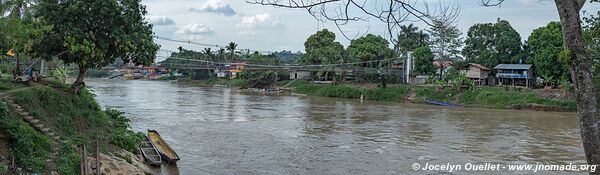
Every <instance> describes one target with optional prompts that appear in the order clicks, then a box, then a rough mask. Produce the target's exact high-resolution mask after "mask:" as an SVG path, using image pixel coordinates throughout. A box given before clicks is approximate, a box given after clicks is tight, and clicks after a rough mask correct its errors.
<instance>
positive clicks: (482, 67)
mask: <svg viewBox="0 0 600 175" xmlns="http://www.w3.org/2000/svg"><path fill="white" fill-rule="evenodd" d="M470 66H473V67H476V68H479V69H483V70H490V69H488V68H487V67H485V66H482V65H481V64H475V63H469V64H467V65H465V66H463V68H469V67H470Z"/></svg>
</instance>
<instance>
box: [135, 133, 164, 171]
mask: <svg viewBox="0 0 600 175" xmlns="http://www.w3.org/2000/svg"><path fill="white" fill-rule="evenodd" d="M145 137H146V140H144V141H142V147H140V152H142V155H143V156H144V159H145V160H146V162H148V164H150V165H160V163H161V162H162V160H161V158H160V153H159V152H158V150H156V148H155V147H154V145H153V144H152V142H151V141H150V139H149V138H148V136H145Z"/></svg>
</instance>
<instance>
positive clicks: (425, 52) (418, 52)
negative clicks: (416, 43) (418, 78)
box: [412, 46, 435, 75]
mask: <svg viewBox="0 0 600 175" xmlns="http://www.w3.org/2000/svg"><path fill="white" fill-rule="evenodd" d="M412 56H413V58H414V63H415V65H414V66H415V69H414V72H415V73H416V74H417V75H432V74H433V73H435V66H433V58H434V56H433V53H432V52H431V49H430V48H429V46H423V47H419V48H417V49H415V50H414V51H413V52H412Z"/></svg>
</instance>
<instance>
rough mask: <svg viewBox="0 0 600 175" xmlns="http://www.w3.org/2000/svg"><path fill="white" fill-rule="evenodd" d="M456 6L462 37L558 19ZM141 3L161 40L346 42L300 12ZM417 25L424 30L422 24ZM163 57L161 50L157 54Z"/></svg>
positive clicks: (524, 10) (297, 47) (524, 5)
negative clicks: (325, 34)
mask: <svg viewBox="0 0 600 175" xmlns="http://www.w3.org/2000/svg"><path fill="white" fill-rule="evenodd" d="M419 1H428V2H431V3H432V5H435V4H437V3H439V1H437V0H419ZM442 1H451V0H442ZM368 2H377V1H375V0H369V1H368ZM454 2H458V3H459V5H460V7H461V13H460V16H459V18H458V21H457V23H456V25H458V27H459V29H461V31H462V32H463V33H465V34H466V33H467V30H468V29H469V27H470V26H472V25H473V24H475V23H488V22H495V21H496V20H497V19H498V18H500V19H504V20H507V21H509V22H510V23H511V25H512V26H513V27H514V28H515V29H516V30H517V31H518V32H519V33H520V34H521V37H522V40H526V39H527V37H528V36H529V34H530V33H531V32H532V31H533V30H534V29H536V28H538V27H541V26H544V25H546V24H547V23H548V22H550V21H558V12H557V10H556V6H555V5H554V3H553V1H549V0H548V1H542V2H541V3H540V2H539V0H510V1H507V2H506V3H505V4H503V5H502V6H501V7H481V6H479V5H478V2H480V0H456V1H454ZM142 3H143V4H145V5H146V6H147V10H148V16H147V17H146V19H147V20H148V21H149V22H150V23H152V24H154V29H153V30H154V32H155V33H156V35H158V36H159V37H166V38H173V39H183V40H191V41H194V42H201V43H207V44H217V45H226V44H227V43H229V42H231V41H233V42H236V43H238V48H243V49H251V50H259V51H281V50H284V49H285V50H291V51H294V52H296V51H304V41H305V40H306V38H307V37H308V36H310V35H312V34H314V33H315V32H316V31H318V30H320V29H323V28H327V29H330V30H331V31H333V32H335V33H336V34H337V40H338V41H339V42H341V43H342V44H343V45H344V46H347V45H348V44H349V43H350V42H349V41H348V40H347V39H346V38H344V37H343V36H342V35H341V34H340V31H339V30H338V29H337V28H336V27H335V26H334V25H333V23H331V22H326V23H319V22H317V20H315V19H314V18H313V17H312V16H310V15H309V14H308V13H307V12H306V10H303V9H285V8H276V7H271V6H261V5H252V4H247V3H246V2H245V0H168V1H167V0H143V1H142ZM380 3H381V2H380ZM590 9H600V3H587V4H586V5H585V7H584V10H589V11H594V10H590ZM594 13H595V12H594ZM415 23H416V24H415V25H417V26H420V27H421V28H424V27H425V25H424V24H422V23H418V22H415ZM407 24H408V23H407ZM342 30H344V31H346V32H345V33H347V34H353V33H365V32H369V33H374V34H377V35H382V36H384V37H386V38H387V36H385V35H384V34H385V32H386V27H385V26H384V25H383V24H381V23H380V22H377V21H375V20H371V21H366V22H360V23H353V24H351V25H349V26H345V27H343V28H342ZM156 42H157V43H159V44H160V45H161V49H163V50H176V48H177V47H179V46H182V47H184V48H188V49H193V50H200V49H202V48H203V47H202V46H197V45H190V44H185V43H176V42H172V41H165V40H160V39H156ZM167 54H168V53H166V52H164V51H162V52H161V53H159V55H167ZM159 60H161V59H160V58H159Z"/></svg>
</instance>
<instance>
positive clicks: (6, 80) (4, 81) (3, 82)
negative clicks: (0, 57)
mask: <svg viewBox="0 0 600 175" xmlns="http://www.w3.org/2000/svg"><path fill="white" fill-rule="evenodd" d="M11 79H12V75H11V76H10V77H9V76H6V75H5V74H2V77H1V78H0V92H2V91H8V90H12V89H17V88H22V87H27V85H26V84H25V83H14V82H12V81H11Z"/></svg>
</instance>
